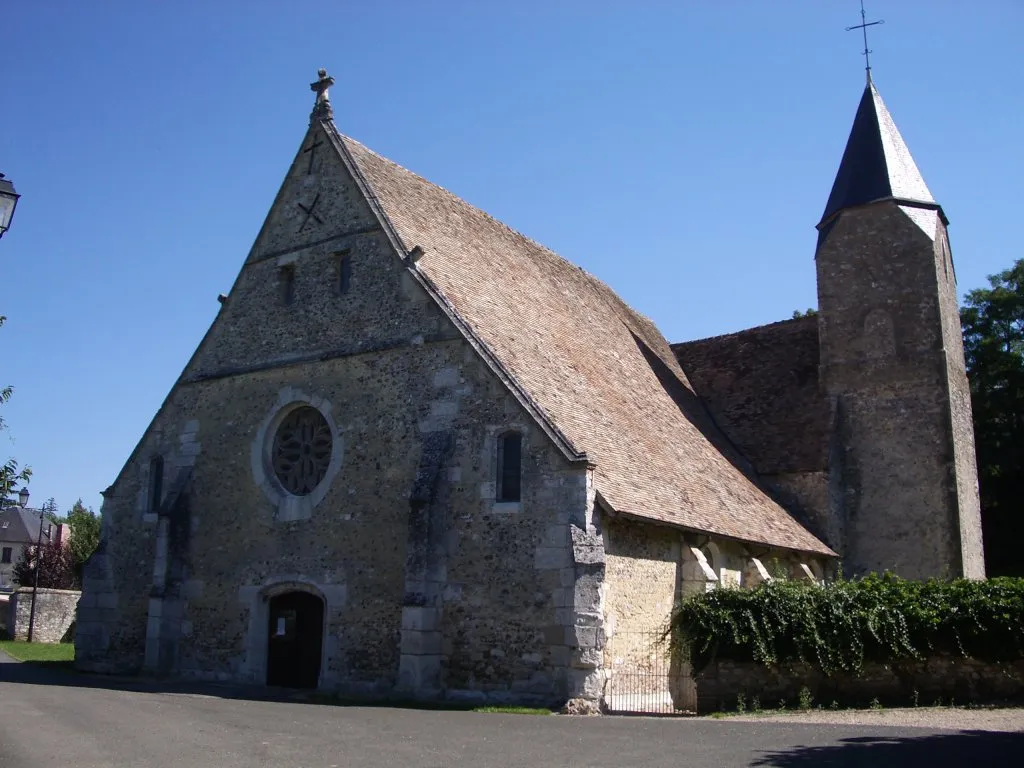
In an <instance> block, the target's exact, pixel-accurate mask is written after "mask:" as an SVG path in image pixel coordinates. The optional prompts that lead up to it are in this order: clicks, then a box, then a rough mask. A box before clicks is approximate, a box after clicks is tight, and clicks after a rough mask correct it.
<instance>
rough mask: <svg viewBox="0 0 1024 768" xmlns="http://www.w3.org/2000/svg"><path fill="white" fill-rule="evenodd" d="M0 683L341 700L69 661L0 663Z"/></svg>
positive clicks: (226, 696)
mask: <svg viewBox="0 0 1024 768" xmlns="http://www.w3.org/2000/svg"><path fill="white" fill-rule="evenodd" d="M0 683H15V684H23V685H56V686H65V687H72V688H95V689H99V690H112V691H134V692H140V693H176V694H194V695H204V696H216V697H219V698H223V699H250V700H255V701H283V702H295V703H311V702H312V703H332V704H333V703H344V702H341V701H339V700H335V699H333V698H330V697H327V696H324V695H323V694H319V693H317V692H316V691H312V690H294V689H289V688H266V687H264V686H257V685H242V684H238V683H209V682H189V681H179V680H159V679H155V678H146V677H134V676H126V675H95V674H86V673H83V672H77V671H76V670H75V669H74V666H73V662H70V661H23V662H14V663H3V664H0Z"/></svg>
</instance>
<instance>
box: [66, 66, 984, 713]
mask: <svg viewBox="0 0 1024 768" xmlns="http://www.w3.org/2000/svg"><path fill="white" fill-rule="evenodd" d="M332 82H333V81H332V80H331V79H330V78H329V77H328V76H327V75H326V73H325V72H323V71H322V70H321V77H320V79H319V80H318V82H316V83H314V84H313V89H314V90H315V91H316V92H317V98H316V105H315V108H314V111H313V115H312V118H311V120H310V125H309V129H308V131H307V132H306V135H305V137H304V138H303V141H302V145H301V147H300V149H299V151H298V153H297V154H296V156H295V159H294V161H293V163H292V165H291V167H290V169H289V171H288V173H287V175H286V177H285V180H284V183H283V184H282V186H281V189H280V191H279V192H278V195H277V197H276V199H275V200H274V202H273V205H272V206H271V209H270V212H269V214H268V216H267V219H266V221H265V223H264V225H263V228H262V229H261V231H260V233H259V235H258V236H257V239H256V242H255V243H254V245H253V247H252V250H251V251H250V253H249V255H248V257H247V258H246V260H245V262H244V264H243V266H242V269H241V271H240V273H239V275H238V278H237V279H236V281H235V284H234V285H233V287H232V288H231V290H230V292H229V293H228V294H227V295H226V296H222V297H221V308H220V311H219V313H218V315H217V317H216V319H215V320H214V322H213V324H212V325H211V327H210V329H209V331H208V332H207V334H206V336H205V337H204V339H203V340H202V341H201V343H200V344H199V347H198V348H197V350H196V352H195V354H194V355H193V357H192V359H191V360H190V361H189V363H188V364H187V366H186V368H185V370H184V371H183V372H182V374H181V376H180V377H179V379H178V381H177V382H176V383H175V385H174V387H173V388H172V390H171V392H170V393H169V395H168V396H167V398H166V400H165V402H164V403H163V405H162V406H161V408H160V409H159V411H158V412H157V414H156V416H155V417H154V419H153V421H152V423H151V425H150V427H149V428H148V429H147V431H146V433H145V434H144V435H143V436H142V438H141V440H140V442H139V443H138V445H137V446H136V447H135V450H134V451H133V452H132V453H131V455H130V456H129V458H128V461H127V462H126V464H125V466H124V468H123V469H122V471H121V472H120V474H119V475H118V477H117V478H116V479H115V481H114V483H113V484H112V485H111V486H110V488H108V489H107V491H106V492H105V493H104V505H103V520H104V530H103V536H102V542H101V545H100V547H99V549H98V551H97V553H96V554H95V555H94V556H93V558H92V559H91V560H90V561H89V563H88V566H87V569H86V574H85V579H84V581H85V583H84V592H83V597H82V599H81V602H80V604H79V615H78V624H77V633H76V664H77V665H78V666H79V667H81V668H83V669H86V670H92V671H101V672H103V671H106V672H137V671H143V672H146V673H150V674H158V675H170V676H175V677H183V678H198V679H210V680H231V681H241V682H252V683H256V684H267V685H286V686H299V687H313V688H321V689H325V690H337V691H343V692H347V693H355V694H366V695H414V696H444V697H448V698H461V699H464V700H473V701H521V702H527V701H535V702H539V703H545V704H553V703H564V702H567V701H570V702H576V704H577V705H578V706H579V707H580V708H582V709H583V710H586V709H587V708H590V707H596V706H597V705H598V702H599V701H600V699H601V697H602V695H603V692H604V690H605V686H606V682H607V680H608V677H609V675H610V674H612V673H613V672H612V667H613V666H614V663H615V662H614V660H613V659H610V658H609V656H608V653H607V648H608V641H609V639H610V638H612V637H614V636H615V635H616V634H617V633H618V634H620V635H621V634H623V633H628V632H631V631H636V630H656V629H659V628H661V627H663V626H664V625H665V622H666V620H667V618H668V616H669V613H670V611H671V608H672V605H673V604H674V603H675V601H677V600H678V599H679V598H680V596H682V595H684V594H686V593H687V592H692V591H703V590H706V589H709V588H713V587H716V586H730V587H749V586H753V585H756V584H758V583H760V582H762V581H764V580H766V579H771V578H799V579H807V580H819V579H822V578H825V577H827V576H828V575H829V574H833V573H836V572H837V571H838V569H840V568H842V569H843V570H844V571H846V572H848V573H861V572H865V571H870V570H882V569H889V570H893V571H896V572H898V573H901V574H904V575H907V576H909V577H914V578H918V577H927V576H941V577H949V576H955V575H967V576H973V577H983V575H984V570H983V563H982V560H981V543H980V523H979V521H978V501H977V480H976V475H975V469H974V456H973V445H972V443H971V432H970V404H969V400H967V399H966V398H967V389H966V376H965V374H964V364H963V350H962V346H961V345H960V341H959V334H958V332H957V331H956V330H955V328H954V323H955V315H956V290H955V282H954V279H953V276H952V266H951V263H950V262H949V250H948V243H947V240H946V235H945V217H944V215H943V213H942V211H941V209H940V208H939V207H938V205H936V204H935V203H934V201H933V200H931V196H930V194H928V192H927V188H925V187H924V186H923V182H920V186H919V187H917V186H914V185H915V184H916V183H917V179H918V178H919V176H917V175H916V168H914V167H913V161H912V160H910V156H909V153H908V152H906V149H905V147H903V145H902V139H900V138H899V134H898V132H896V130H895V126H894V125H891V119H889V118H888V112H886V111H885V108H884V105H883V104H882V103H881V99H880V97H878V96H877V92H876V91H875V90H874V87H873V86H869V89H868V91H867V92H866V94H865V100H866V101H862V104H861V109H860V110H859V112H858V116H857V120H856V121H855V127H854V132H853V134H851V140H850V146H849V147H848V149H847V156H846V157H844V160H843V165H842V169H841V170H840V175H839V177H838V178H837V182H836V189H835V190H834V191H833V195H832V199H830V201H829V206H828V210H826V214H825V216H824V218H823V220H822V223H821V225H820V227H819V229H820V232H821V236H820V239H819V246H818V252H817V255H816V261H817V267H818V277H819V299H820V312H819V314H818V315H817V316H815V317H810V318H804V319H800V320H795V321H791V322H784V323H780V324H776V325H775V326H766V327H764V328H760V329H752V330H751V331H746V332H743V333H741V334H732V335H730V336H726V337H719V338H716V339H708V340H703V341H700V342H691V343H688V344H678V345H675V346H671V345H669V343H668V342H667V341H666V340H665V339H664V338H663V337H662V335H661V334H660V333H659V331H658V330H657V328H656V327H655V326H654V325H653V324H652V323H651V322H650V321H649V320H647V319H646V318H644V317H643V316H641V315H639V314H638V313H636V312H635V311H633V310H632V309H631V308H630V307H628V306H627V305H626V304H624V303H623V302H622V301H621V299H619V298H618V297H617V296H616V295H615V293H614V292H613V291H612V290H611V289H610V288H609V287H608V286H606V285H604V284H603V283H601V282H600V281H599V280H597V279H596V278H594V277H593V276H591V275H589V274H587V273H586V272H584V271H583V270H581V269H579V268H577V267H575V266H574V265H572V264H570V263H569V262H567V261H565V260H564V259H562V258H560V257H559V256H557V255H556V254H554V253H552V252H551V251H549V250H547V249H546V248H544V247H542V246H540V245H539V244H537V243H535V242H533V241H531V240H529V239H527V238H526V237H524V236H522V235H520V234H519V233H517V232H515V231H513V230H511V229H509V228H508V227H506V226H505V225H503V224H502V223H501V222H498V221H496V220H495V219H493V218H491V217H490V216H488V215H487V214H486V213H484V212H482V211H480V210H478V209H476V208H473V207H472V206H471V205H469V204H468V203H466V202H464V201H462V200H460V199H459V198H457V197H456V196H454V195H452V194H451V193H450V192H447V191H446V190H443V189H441V188H439V187H437V186H435V185H433V184H431V183H430V182H428V181H426V180H424V179H422V178H421V177H419V176H416V175H415V174H413V173H411V172H410V171H408V170H406V169H404V168H402V167H400V166H398V165H396V164H394V163H392V162H391V161H389V160H387V159H385V158H383V157H381V156H379V155H377V154H375V153H374V152H372V151H371V150H369V149H367V148H366V147H365V146H363V145H362V144H360V143H358V142H356V141H354V140H353V139H350V138H348V137H346V136H343V135H342V134H340V133H339V132H338V130H337V128H336V127H335V124H334V120H333V113H332V109H331V105H330V102H329V100H328V96H327V93H328V92H327V88H328V86H329V85H330V84H331V83H332ZM862 113H863V114H862ZM872 120H873V121H874V122H873V125H874V128H872ZM886 121H888V122H886ZM858 126H860V127H858ZM872 130H873V131H874V133H873V134H872ZM862 134H863V135H862ZM886 142H888V143H886ZM893 147H895V149H893ZM901 153H902V154H901ZM869 160H870V161H871V162H869ZM872 163H873V165H872ZM908 163H909V165H908ZM897 170H898V171H899V173H901V174H903V176H901V177H899V178H897V177H896V175H895V174H896V171H897ZM883 177H884V178H883ZM907 179H909V181H908V180H907ZM900 184H903V186H900ZM885 185H888V186H887V187H886V188H885V189H883V187H885ZM869 265H870V269H868V266H869Z"/></svg>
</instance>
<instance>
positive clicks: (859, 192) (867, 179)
mask: <svg viewBox="0 0 1024 768" xmlns="http://www.w3.org/2000/svg"><path fill="white" fill-rule="evenodd" d="M888 199H895V200H899V201H901V202H905V203H909V204H911V205H915V206H917V207H924V208H933V209H938V208H939V205H938V204H937V203H936V202H935V198H933V197H932V193H931V192H929V191H928V186H927V185H926V184H925V183H924V179H923V178H921V172H920V171H918V170H917V166H916V165H915V164H914V158H912V157H911V156H910V150H909V149H907V145H906V143H904V141H903V137H902V136H901V135H900V132H899V130H898V129H897V128H896V123H894V122H893V119H892V115H890V114H889V110H888V109H886V108H885V103H884V102H883V101H882V97H881V96H880V95H879V93H878V89H877V88H875V84H874V83H873V82H870V81H869V82H868V84H867V87H866V88H865V89H864V95H863V96H862V97H861V100H860V105H859V106H858V107H857V115H856V117H855V118H854V119H853V128H852V130H851V131H850V138H849V139H848V140H847V142H846V151H845V152H844V153H843V160H842V162H841V163H840V164H839V172H838V173H837V174H836V180H835V183H833V185H832V193H831V194H830V195H829V197H828V203H827V204H826V205H825V212H824V213H823V214H822V216H821V223H820V224H819V225H818V227H819V228H820V227H821V226H822V225H823V224H825V222H827V221H828V220H829V219H831V218H832V217H833V216H834V215H835V214H836V213H837V212H839V211H841V210H842V209H844V208H851V207H853V206H855V205H864V204H865V203H870V202H874V201H876V200H888Z"/></svg>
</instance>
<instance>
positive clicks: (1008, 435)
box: [960, 259, 1024, 576]
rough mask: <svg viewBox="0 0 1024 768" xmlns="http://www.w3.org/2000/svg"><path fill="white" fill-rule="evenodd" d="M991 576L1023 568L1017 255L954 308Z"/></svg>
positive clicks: (1023, 305)
mask: <svg viewBox="0 0 1024 768" xmlns="http://www.w3.org/2000/svg"><path fill="white" fill-rule="evenodd" d="M960 321H961V324H962V326H963V334H964V352H965V355H966V361H967V374H968V378H969V379H970V384H971V408H972V410H973V413H974V440H975V447H976V451H977V455H978V478H979V482H980V486H981V514H982V529H983V534H984V537H985V562H986V567H987V570H988V574H989V575H990V576H1000V575H1007V576H1010V575H1024V556H1022V555H1021V550H1020V541H1021V537H1022V536H1024V259H1018V260H1017V262H1016V263H1015V264H1014V265H1013V266H1012V267H1011V268H1010V269H1007V270H1005V271H1003V272H1000V273H999V274H997V275H991V276H989V287H988V288H978V289H975V290H973V291H971V292H970V293H968V294H967V296H966V300H965V302H964V306H963V308H962V309H961V310H960Z"/></svg>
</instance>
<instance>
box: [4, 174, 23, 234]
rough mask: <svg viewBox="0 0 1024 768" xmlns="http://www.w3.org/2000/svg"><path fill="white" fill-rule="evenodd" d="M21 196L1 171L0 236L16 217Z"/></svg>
mask: <svg viewBox="0 0 1024 768" xmlns="http://www.w3.org/2000/svg"><path fill="white" fill-rule="evenodd" d="M19 197H21V195H19V194H18V193H17V192H15V191H14V185H13V184H12V183H11V182H10V181H8V180H7V179H6V178H4V175H3V174H2V173H0V237H3V236H4V233H5V232H6V231H7V230H8V229H10V228H11V220H12V219H13V218H14V209H15V208H17V207H18V198H19Z"/></svg>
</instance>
